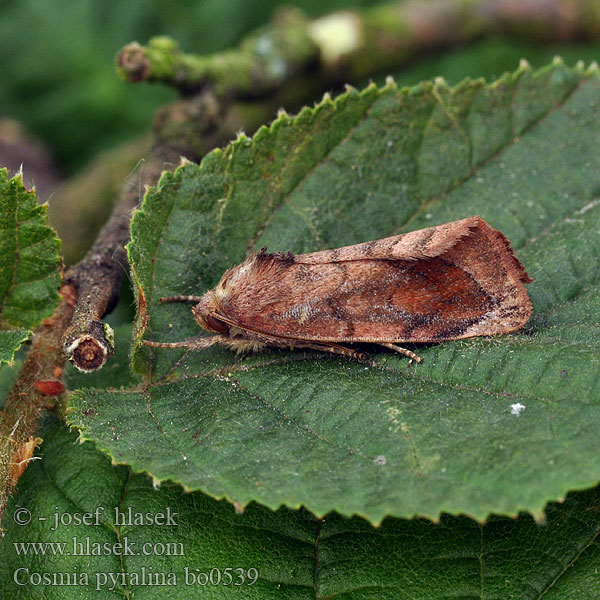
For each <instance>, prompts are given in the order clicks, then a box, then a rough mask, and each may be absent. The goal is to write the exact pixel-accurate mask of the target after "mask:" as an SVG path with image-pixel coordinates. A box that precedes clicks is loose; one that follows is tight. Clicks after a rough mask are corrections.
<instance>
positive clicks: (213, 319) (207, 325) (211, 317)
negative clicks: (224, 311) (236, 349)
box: [192, 290, 229, 334]
mask: <svg viewBox="0 0 600 600" xmlns="http://www.w3.org/2000/svg"><path fill="white" fill-rule="evenodd" d="M217 310H218V307H217V303H216V301H215V294H214V291H213V290H210V291H209V292H206V294H204V296H202V298H200V301H199V302H198V304H196V306H194V308H192V313H193V314H194V318H195V319H196V321H197V322H198V325H200V327H202V328H203V329H206V331H210V332H212V333H222V334H228V333H229V325H227V323H225V322H223V321H221V319H220V318H219V315H218V314H217Z"/></svg>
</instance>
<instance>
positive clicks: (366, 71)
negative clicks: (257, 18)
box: [118, 0, 600, 98]
mask: <svg viewBox="0 0 600 600" xmlns="http://www.w3.org/2000/svg"><path fill="white" fill-rule="evenodd" d="M489 33H502V34H508V35H512V36H517V37H522V38H525V39H532V40H534V41H542V42H557V41H567V40H569V41H570V40H576V39H597V38H598V37H600V10H598V3H597V0H536V1H535V2H524V1H521V2H519V1H515V0H411V1H408V2H401V3H391V4H384V5H381V6H377V7H375V8H371V9H367V10H365V11H343V12H338V13H333V14H330V15H327V16H325V17H321V18H318V19H315V20H312V21H311V20H309V19H307V18H305V17H303V16H302V15H301V14H300V13H299V12H298V11H297V10H295V9H293V10H290V9H285V10H284V11H282V12H280V14H279V16H278V18H276V19H275V20H274V22H273V23H272V24H271V25H269V26H267V27H265V28H263V29H262V30H260V31H258V32H256V33H254V34H252V35H250V36H249V37H248V38H246V39H245V40H244V41H243V42H242V43H241V45H240V46H239V48H238V49H236V50H232V51H229V52H225V53H221V54H214V55H208V56H196V55H192V54H184V53H183V52H181V50H180V49H179V47H178V46H177V44H176V42H174V41H173V40H171V39H170V38H166V37H160V38H154V39H152V40H150V41H149V42H148V44H147V45H146V46H141V45H140V44H138V43H137V42H136V43H133V44H129V45H127V46H125V47H124V48H123V49H122V51H121V52H120V54H119V56H118V65H119V72H120V74H121V76H122V77H123V78H125V79H126V80H128V81H132V82H139V81H162V82H164V83H167V84H169V85H172V86H174V87H176V88H178V89H180V90H181V91H183V92H189V91H193V90H199V89H203V88H205V87H212V88H214V89H215V91H216V93H217V95H219V96H222V95H227V96H230V97H237V98H247V97H258V96H264V95H267V94H273V93H274V92H276V91H277V90H278V89H281V88H282V87H283V86H285V85H288V84H289V83H291V82H294V83H295V82H296V81H297V79H298V77H303V76H307V75H310V77H312V78H313V79H318V80H320V81H321V86H322V87H327V86H328V85H335V84H340V83H346V82H352V81H360V80H361V79H364V78H366V77H369V76H371V75H373V74H374V73H377V72H381V71H385V70H389V69H391V68H394V67H398V66H400V65H402V64H405V63H406V62H407V61H408V60H410V59H411V58H413V57H414V56H416V55H418V54H422V53H424V52H426V51H429V50H434V49H438V48H445V47H449V46H456V45H459V44H463V43H465V42H468V41H471V40H474V39H476V38H478V37H481V36H483V35H485V34H489Z"/></svg>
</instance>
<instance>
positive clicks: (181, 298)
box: [160, 296, 202, 304]
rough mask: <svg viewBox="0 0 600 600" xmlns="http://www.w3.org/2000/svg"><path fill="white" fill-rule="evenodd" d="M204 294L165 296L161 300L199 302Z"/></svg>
mask: <svg viewBox="0 0 600 600" xmlns="http://www.w3.org/2000/svg"><path fill="white" fill-rule="evenodd" d="M201 298H202V296H165V297H164V298H160V302H193V303H194V304H198V302H200V300H201Z"/></svg>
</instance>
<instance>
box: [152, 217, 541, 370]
mask: <svg viewBox="0 0 600 600" xmlns="http://www.w3.org/2000/svg"><path fill="white" fill-rule="evenodd" d="M531 281H532V279H531V278H530V277H529V276H528V275H527V273H526V271H525V269H524V268H523V266H522V265H521V263H520V262H519V260H518V259H517V257H516V256H515V254H514V253H513V250H512V248H511V245H510V242H509V241H508V239H507V238H506V237H505V236H504V234H502V233H501V232H500V231H498V230H496V229H493V228H492V227H490V226H489V225H488V224H487V223H486V222H485V221H484V220H483V219H482V218H481V217H477V216H474V217H469V218H467V219H462V220H460V221H454V222H452V223H446V224H444V225H439V226H437V227H428V228H426V229H421V230H419V231H413V232H411V233H405V234H402V235H396V236H392V237H388V238H384V239H380V240H375V241H372V242H365V243H363V244H356V245H354V246H346V247H344V248H336V249H333V250H323V251H321V252H311V253H309V254H300V255H295V254H292V253H291V252H288V253H282V252H276V253H268V252H267V251H266V248H263V249H262V250H261V251H260V252H258V253H256V254H254V255H253V256H250V257H249V258H247V259H246V260H245V261H244V262H242V263H241V264H239V265H238V266H236V267H233V268H232V269H229V270H228V271H227V272H225V274H224V275H223V277H222V278H221V281H220V282H219V284H218V285H217V286H216V287H215V288H214V289H212V290H210V291H208V292H206V293H205V294H204V295H203V296H170V297H167V298H161V301H162V302H176V301H178V302H192V303H194V304H195V306H194V307H193V308H192V313H193V315H194V317H195V319H196V321H197V322H198V324H199V325H200V327H202V328H203V329H205V330H206V331H209V332H211V333H213V334H215V335H212V336H206V335H198V336H196V337H192V338H189V339H187V340H184V341H182V342H174V343H166V342H154V341H148V340H146V341H144V343H145V344H146V345H148V346H153V347H157V348H187V349H190V350H202V349H204V348H207V347H208V346H211V345H213V344H222V345H223V346H226V347H227V348H230V349H233V350H236V351H238V352H246V351H257V350H261V349H263V348H265V347H267V346H271V347H276V348H288V349H296V348H307V349H311V350H320V351H324V352H331V353H333V354H339V355H342V356H347V357H352V358H361V357H363V356H364V354H363V353H361V352H360V351H359V350H356V349H355V348H349V347H348V346H346V344H354V343H368V344H377V345H379V346H383V347H384V348H387V349H390V350H394V351H396V352H399V353H402V354H404V355H406V356H408V357H410V358H411V359H414V360H415V361H417V362H421V358H420V357H418V356H417V355H416V354H414V353H413V352H411V351H410V350H407V349H406V348H403V347H401V346H399V345H398V344H403V343H411V344H412V343H425V342H427V343H431V342H443V341H448V340H459V339H463V338H469V337H473V336H484V335H486V336H487V335H495V334H500V333H509V332H511V331H516V330H517V329H519V328H520V327H522V326H523V325H524V324H525V323H526V322H527V320H528V319H529V317H530V316H531V312H532V307H531V302H530V300H529V296H528V294H527V290H526V289H525V285H524V284H525V283H529V282H531Z"/></svg>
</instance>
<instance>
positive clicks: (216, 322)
mask: <svg viewBox="0 0 600 600" xmlns="http://www.w3.org/2000/svg"><path fill="white" fill-rule="evenodd" d="M205 320H206V324H207V325H208V326H209V327H210V328H211V329H212V330H213V331H217V332H218V333H229V325H227V323H223V321H221V320H220V319H216V318H215V317H213V316H212V315H207V316H206V318H205Z"/></svg>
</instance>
